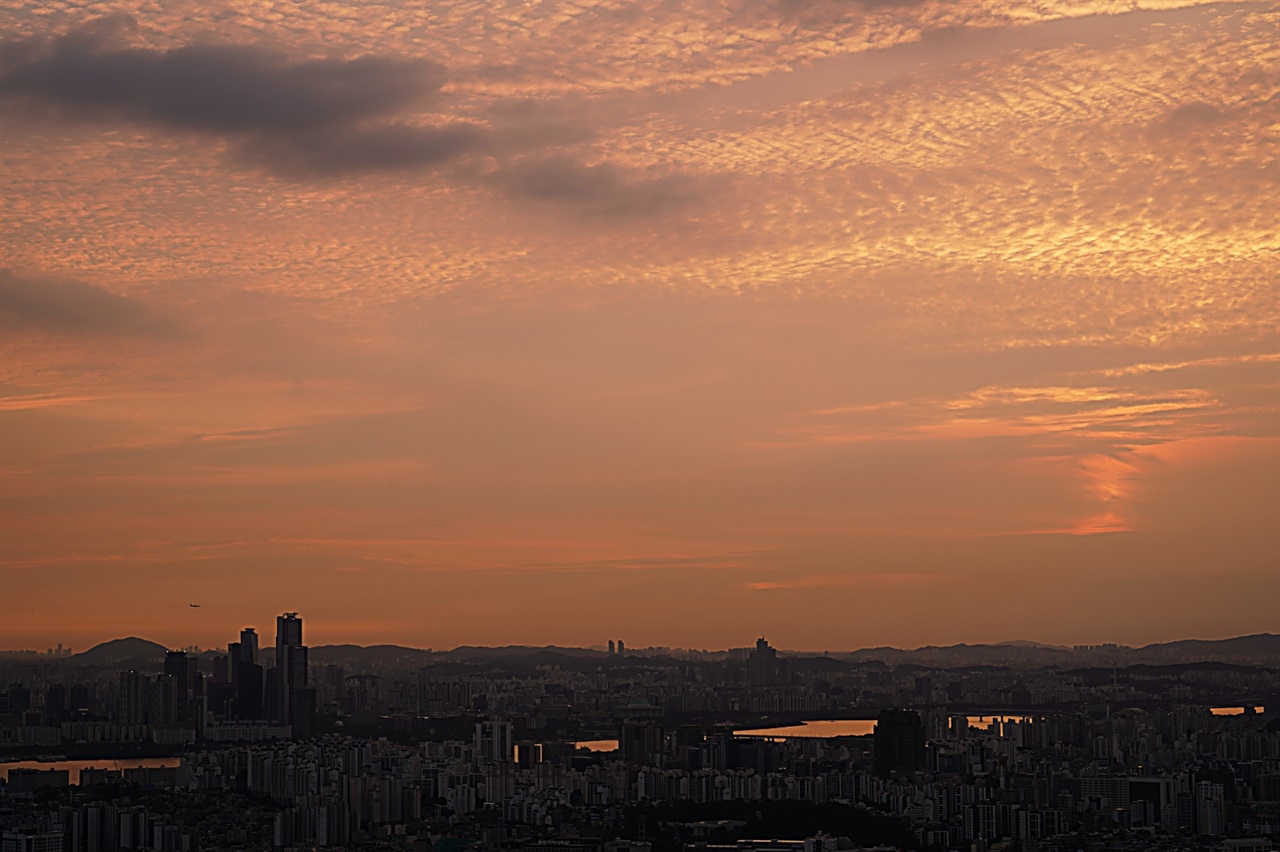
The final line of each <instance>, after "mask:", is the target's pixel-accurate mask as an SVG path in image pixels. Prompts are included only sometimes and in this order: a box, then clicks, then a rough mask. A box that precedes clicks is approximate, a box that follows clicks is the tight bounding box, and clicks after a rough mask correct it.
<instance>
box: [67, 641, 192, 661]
mask: <svg viewBox="0 0 1280 852" xmlns="http://www.w3.org/2000/svg"><path fill="white" fill-rule="evenodd" d="M168 650H169V649H168V648H166V647H165V646H163V645H157V644H156V643H155V642H150V641H148V640H146V639H139V638H138V637H137V636H129V637H126V638H124V639H112V640H110V641H109V642H103V643H102V644H101V645H94V646H93V647H92V648H90V649H89V650H87V651H81V652H80V653H79V654H73V655H71V657H70V660H71V662H73V663H76V664H78V665H82V666H89V665H99V666H100V665H105V664H108V663H119V662H123V661H125V660H145V661H147V662H157V663H162V662H164V655H165V652H166V651H168Z"/></svg>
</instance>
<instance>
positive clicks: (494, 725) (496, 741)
mask: <svg viewBox="0 0 1280 852" xmlns="http://www.w3.org/2000/svg"><path fill="white" fill-rule="evenodd" d="M474 745H475V750H476V754H477V755H478V756H480V757H481V758H483V759H485V760H492V761H494V762H495V763H509V762H511V761H513V760H515V741H514V740H513V739H512V735H511V723H510V722H476V734H475V743H474Z"/></svg>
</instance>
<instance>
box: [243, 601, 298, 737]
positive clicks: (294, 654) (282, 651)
mask: <svg viewBox="0 0 1280 852" xmlns="http://www.w3.org/2000/svg"><path fill="white" fill-rule="evenodd" d="M243 644H244V638H243V634H242V636H241V645H242V646H243ZM242 653H243V651H242ZM272 680H273V682H274V684H275V689H276V695H275V702H276V703H275V707H276V712H275V716H276V720H277V721H278V722H280V723H281V724H284V725H292V724H293V723H294V721H295V720H294V718H293V704H294V700H293V698H294V693H295V692H297V691H298V690H300V689H302V688H303V687H305V686H306V685H307V646H306V645H303V644H302V619H301V618H299V617H298V614H297V613H296V612H286V613H284V614H283V615H280V616H277V617H276V674H275V677H274V678H273V679H272Z"/></svg>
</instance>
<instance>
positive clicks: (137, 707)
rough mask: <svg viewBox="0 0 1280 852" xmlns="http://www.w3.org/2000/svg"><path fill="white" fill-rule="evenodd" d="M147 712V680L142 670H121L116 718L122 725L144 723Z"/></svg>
mask: <svg viewBox="0 0 1280 852" xmlns="http://www.w3.org/2000/svg"><path fill="white" fill-rule="evenodd" d="M146 713H147V682H146V678H144V677H143V676H142V672H136V671H134V670H133V669H130V670H129V671H127V672H120V692H119V696H118V703H117V705H116V719H117V721H119V723H120V724H121V725H142V724H144V723H145V720H146Z"/></svg>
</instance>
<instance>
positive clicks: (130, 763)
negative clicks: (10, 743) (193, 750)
mask: <svg viewBox="0 0 1280 852" xmlns="http://www.w3.org/2000/svg"><path fill="white" fill-rule="evenodd" d="M181 763H182V758H180V757H129V758H125V759H124V760H112V759H111V758H102V757H99V758H95V759H92V760H51V761H43V760H16V761H13V762H11V763H0V778H4V779H5V780H6V781H8V780H9V770H10V769H66V770H69V771H70V773H71V783H72V784H79V783H80V770H81V769H157V768H161V767H169V766H174V767H176V766H179V765H180V764H181Z"/></svg>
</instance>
